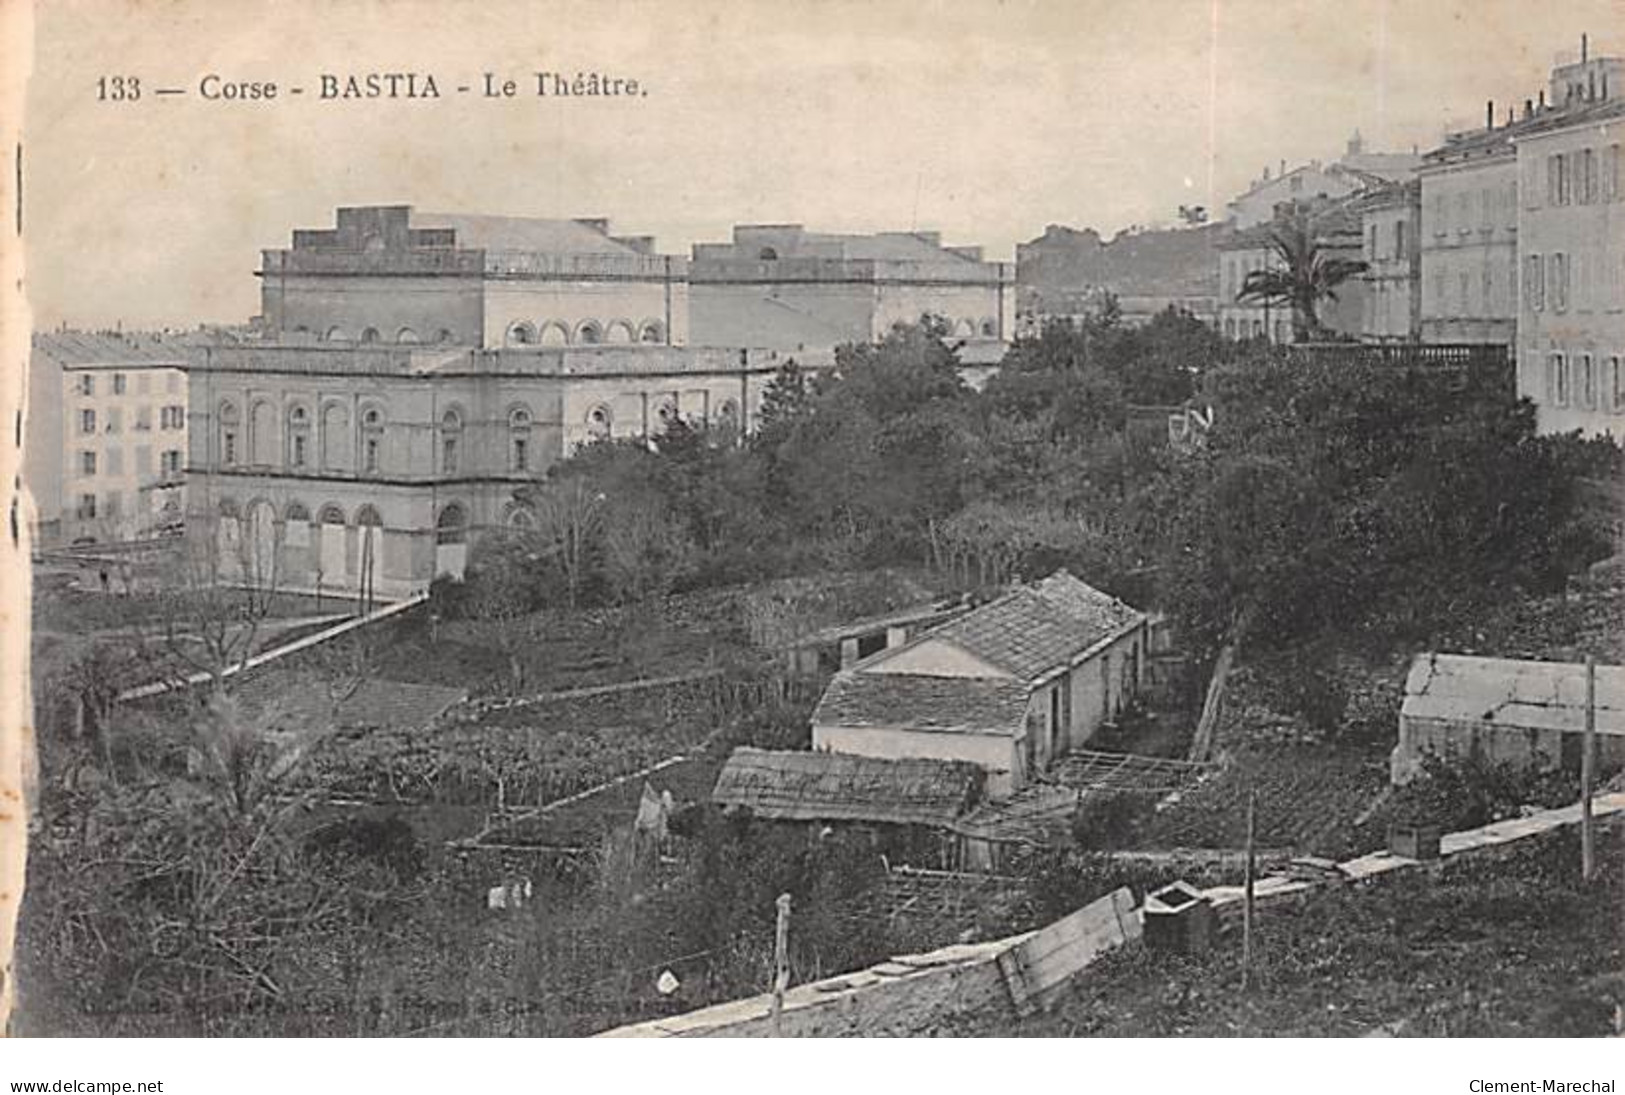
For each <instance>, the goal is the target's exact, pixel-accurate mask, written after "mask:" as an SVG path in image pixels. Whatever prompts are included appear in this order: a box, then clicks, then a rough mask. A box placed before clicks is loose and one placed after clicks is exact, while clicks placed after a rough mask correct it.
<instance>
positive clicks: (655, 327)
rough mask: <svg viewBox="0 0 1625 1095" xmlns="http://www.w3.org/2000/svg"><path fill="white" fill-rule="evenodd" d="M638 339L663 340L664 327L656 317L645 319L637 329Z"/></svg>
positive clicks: (664, 335) (642, 340) (645, 340)
mask: <svg viewBox="0 0 1625 1095" xmlns="http://www.w3.org/2000/svg"><path fill="white" fill-rule="evenodd" d="M638 341H639V342H664V341H666V328H665V327H664V326H662V325H661V323H660V321H659V320H657V319H646V320H644V321H643V326H642V327H641V328H640V329H639V331H638Z"/></svg>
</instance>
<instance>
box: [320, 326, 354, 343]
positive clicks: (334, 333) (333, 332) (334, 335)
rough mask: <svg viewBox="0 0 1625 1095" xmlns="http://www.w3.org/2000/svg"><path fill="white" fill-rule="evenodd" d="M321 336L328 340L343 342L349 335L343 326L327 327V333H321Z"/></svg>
mask: <svg viewBox="0 0 1625 1095" xmlns="http://www.w3.org/2000/svg"><path fill="white" fill-rule="evenodd" d="M322 337H323V338H324V339H326V340H327V341H328V342H343V341H345V340H346V339H348V338H349V337H350V336H349V335H348V334H346V333H345V330H344V328H343V327H329V328H328V329H327V334H325V335H323V336H322Z"/></svg>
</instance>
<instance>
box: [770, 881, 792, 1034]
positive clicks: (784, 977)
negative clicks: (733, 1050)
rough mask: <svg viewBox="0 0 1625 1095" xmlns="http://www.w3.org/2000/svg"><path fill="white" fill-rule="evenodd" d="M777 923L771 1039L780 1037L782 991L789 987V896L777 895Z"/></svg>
mask: <svg viewBox="0 0 1625 1095" xmlns="http://www.w3.org/2000/svg"><path fill="white" fill-rule="evenodd" d="M778 905H779V923H778V928H777V930H775V931H774V933H773V969H774V973H773V1037H775V1038H777V1037H779V1036H780V1023H779V1017H780V1016H781V1015H783V1014H784V990H785V989H787V988H789V987H790V895H789V894H787V893H781V894H780V895H779V901H778Z"/></svg>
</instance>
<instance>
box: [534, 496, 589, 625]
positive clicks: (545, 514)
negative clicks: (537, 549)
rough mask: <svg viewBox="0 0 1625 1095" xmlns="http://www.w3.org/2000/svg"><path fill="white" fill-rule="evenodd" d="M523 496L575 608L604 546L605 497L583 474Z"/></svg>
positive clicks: (570, 603) (566, 593)
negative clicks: (601, 542) (602, 545)
mask: <svg viewBox="0 0 1625 1095" xmlns="http://www.w3.org/2000/svg"><path fill="white" fill-rule="evenodd" d="M521 493H522V494H523V499H522V500H523V501H525V502H527V503H528V504H529V505H530V506H531V508H532V510H533V511H534V512H535V514H536V533H537V537H538V539H539V541H540V543H541V545H542V547H543V549H544V550H545V551H546V552H547V553H548V556H549V558H550V559H551V560H552V562H553V565H554V566H556V567H557V568H558V571H559V574H560V575H561V576H562V578H563V580H564V597H565V603H566V604H568V605H569V606H570V607H571V608H575V607H576V606H577V605H578V604H579V603H580V601H581V596H582V591H583V589H584V588H585V587H586V585H587V583H588V582H589V581H590V580H591V577H592V568H593V565H594V563H595V561H596V557H597V553H598V551H599V549H600V546H601V545H600V536H601V533H602V530H603V521H604V495H603V494H602V492H600V491H598V490H597V489H596V488H595V487H594V486H593V485H592V484H591V483H590V482H589V481H588V480H587V478H586V477H585V476H583V475H579V474H575V475H571V474H566V475H562V476H559V477H558V478H556V479H551V480H549V481H548V482H546V483H543V484H541V485H540V486H537V487H535V488H528V489H525V490H523V491H522V492H521Z"/></svg>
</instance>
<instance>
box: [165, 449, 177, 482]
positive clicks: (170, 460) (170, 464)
mask: <svg viewBox="0 0 1625 1095" xmlns="http://www.w3.org/2000/svg"><path fill="white" fill-rule="evenodd" d="M163 461H164V464H163V469H164V477H165V478H168V477H169V476H172V475H179V474H180V473H181V450H179V449H167V450H165V452H164V456H163Z"/></svg>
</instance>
